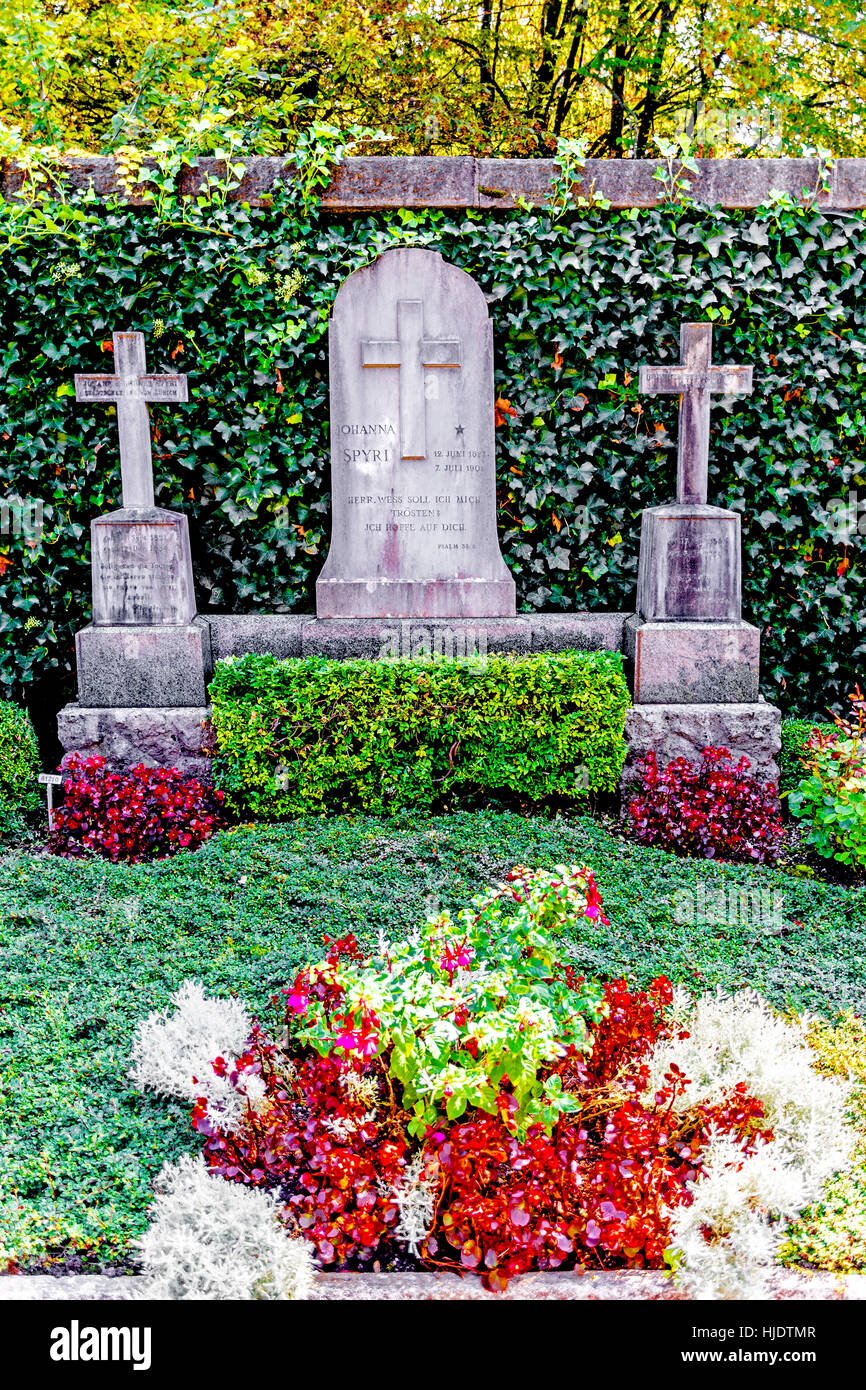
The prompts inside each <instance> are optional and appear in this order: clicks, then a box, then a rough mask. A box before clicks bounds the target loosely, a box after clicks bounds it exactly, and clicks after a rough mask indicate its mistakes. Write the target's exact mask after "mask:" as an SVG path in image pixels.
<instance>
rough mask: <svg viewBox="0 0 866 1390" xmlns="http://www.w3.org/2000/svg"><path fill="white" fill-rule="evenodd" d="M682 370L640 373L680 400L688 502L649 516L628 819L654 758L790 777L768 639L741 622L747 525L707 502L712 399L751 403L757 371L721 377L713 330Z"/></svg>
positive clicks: (691, 340)
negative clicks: (743, 765) (765, 673)
mask: <svg viewBox="0 0 866 1390" xmlns="http://www.w3.org/2000/svg"><path fill="white" fill-rule="evenodd" d="M680 358H681V362H680V364H679V365H677V366H670V367H641V368H640V376H639V386H640V390H641V391H642V392H646V393H647V394H648V395H655V394H658V393H661V392H670V393H676V394H678V395H679V397H680V417H679V438H678V442H677V496H676V501H675V502H672V503H668V504H667V505H665V506H661V507H649V508H647V510H646V511H645V512H644V514H643V521H642V526H641V547H640V564H639V570H638V595H637V608H638V611H637V614H636V615H634V616H633V617H630V618H628V619H627V620H626V623H625V653H626V658H627V660H628V662H629V664H630V666H631V674H632V691H633V698H634V704H633V706H632V708H631V709H630V710H629V712H628V715H627V716H626V726H625V737H626V742H627V744H628V753H627V756H626V763H625V767H624V769H623V776H622V781H621V783H620V786H621V790H622V799H623V808H625V806H626V805H627V804H628V799H629V793H630V789H631V788H632V786H633V785H634V783H635V782H636V781H637V780H638V776H639V770H640V764H641V760H642V758H643V757H644V756H645V754H646V753H648V752H649V751H653V752H654V753H655V754H656V757H657V759H658V763H659V766H660V767H665V766H666V765H667V764H668V763H669V762H671V761H672V760H673V759H674V758H687V759H688V760H689V761H690V762H692V763H696V762H699V761H700V757H701V752H702V750H703V749H704V748H706V747H708V746H710V745H712V746H714V747H724V748H728V749H729V750H730V751H731V753H732V755H733V758H734V762H736V761H737V760H738V759H739V758H740V757H741V756H743V755H745V757H747V758H748V759H749V762H750V764H751V771H752V773H753V775H754V776H756V777H757V778H758V779H759V780H761V781H768V782H771V781H772V782H774V781H777V780H778V776H779V769H778V766H777V764H776V761H775V759H776V754H777V753H778V750H779V743H780V724H781V716H780V713H779V710H778V709H777V708H776V707H775V705H770V704H768V703H767V702H766V701H765V700H764V699H763V698H762V697H761V695H760V694H759V692H758V675H759V662H760V633H759V631H758V629H757V628H756V627H754V626H753V625H752V624H751V623H745V622H743V620H742V617H741V570H740V564H741V562H740V518H739V515H738V514H737V513H736V512H733V511H727V510H726V509H725V508H723V507H711V506H709V505H708V502H707V475H708V464H709V441H710V398H711V396H712V395H713V394H715V393H718V394H725V395H731V394H742V393H746V392H749V391H751V389H752V369H751V367H743V366H715V367H714V366H713V365H712V326H711V325H710V324H708V323H687V324H684V325H683V326H682V329H681V332H680Z"/></svg>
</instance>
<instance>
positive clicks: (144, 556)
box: [75, 333, 195, 627]
mask: <svg viewBox="0 0 866 1390" xmlns="http://www.w3.org/2000/svg"><path fill="white" fill-rule="evenodd" d="M112 341H113V344H114V365H115V369H116V370H115V373H114V374H113V375H111V376H91V375H87V374H81V373H76V376H75V398H76V400H79V401H94V402H99V403H102V404H106V403H109V402H110V403H113V404H115V405H116V407H117V428H118V436H119V443H120V469H121V477H122V481H123V507H122V508H121V509H120V510H119V511H116V512H109V513H108V514H107V515H106V516H101V517H97V518H96V519H95V520H94V521H92V522H91V526H90V535H91V555H92V585H93V622H94V626H96V627H124V626H133V627H141V626H152V627H162V626H166V627H176V626H183V625H185V624H187V623H190V622H191V621H192V619H193V618H194V616H195V591H194V587H193V576H192V559H191V555H190V546H189V529H188V524H187V519H186V517H185V516H183V515H182V514H180V513H178V512H171V511H166V510H164V509H163V508H160V507H155V506H154V494H153V460H152V455H151V443H150V419H149V416H148V410H147V402H148V401H185V400H186V399H187V383H186V377H185V376H152V375H148V373H147V370H146V361H145V352H144V335H143V334H142V333H115V334H113V335H112Z"/></svg>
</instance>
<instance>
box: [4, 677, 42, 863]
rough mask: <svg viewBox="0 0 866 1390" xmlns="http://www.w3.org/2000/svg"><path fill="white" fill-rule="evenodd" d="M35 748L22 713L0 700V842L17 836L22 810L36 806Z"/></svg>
mask: <svg viewBox="0 0 866 1390" xmlns="http://www.w3.org/2000/svg"><path fill="white" fill-rule="evenodd" d="M38 774H39V749H38V747H37V744H36V734H35V733H34V731H33V725H32V723H31V722H30V716H29V715H28V714H27V711H26V710H23V709H19V707H18V705H13V704H12V703H11V702H10V701H8V700H0V839H2V838H3V836H4V835H10V834H15V835H17V834H21V833H23V830H24V824H23V821H22V819H21V813H22V812H23V811H32V810H35V808H36V807H37V806H38V805H39V802H40V796H39V786H38V784H37V782H36V778H37V776H38Z"/></svg>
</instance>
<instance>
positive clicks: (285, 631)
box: [205, 613, 315, 661]
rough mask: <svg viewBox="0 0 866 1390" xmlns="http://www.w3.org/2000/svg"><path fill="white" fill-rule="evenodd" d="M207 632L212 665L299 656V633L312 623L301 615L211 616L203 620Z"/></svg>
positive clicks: (229, 614) (224, 614) (305, 616)
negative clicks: (239, 659)
mask: <svg viewBox="0 0 866 1390" xmlns="http://www.w3.org/2000/svg"><path fill="white" fill-rule="evenodd" d="M205 621H206V622H207V624H208V627H209V628H210V640H211V651H212V652H213V659H214V661H221V660H223V659H224V658H225V657H227V656H246V655H247V653H248V652H255V653H257V654H258V655H270V656H276V657H280V658H281V659H282V658H284V657H290V656H303V654H304V653H303V649H302V646H301V633H302V631H303V628H304V624H305V623H310V622H313V621H315V620H314V619H313V618H311V617H309V616H308V615H307V614H304V613H254V614H251V615H247V614H241V613H214V614H210V613H209V614H208V615H207V618H206V620H205Z"/></svg>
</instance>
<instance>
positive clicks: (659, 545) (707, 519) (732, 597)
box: [637, 502, 741, 623]
mask: <svg viewBox="0 0 866 1390" xmlns="http://www.w3.org/2000/svg"><path fill="white" fill-rule="evenodd" d="M740 590H741V577H740V517H739V513H738V512H729V511H726V510H725V509H724V508H723V507H707V506H700V505H695V506H691V505H690V506H686V505H685V504H683V503H679V502H671V503H669V504H668V505H667V506H664V507H647V509H646V510H645V511H644V514H643V518H642V520H641V531H640V568H639V570H638V583H637V611H638V613H640V614H641V616H642V617H644V618H646V620H647V622H680V621H686V622H722V623H737V622H739V621H740V617H741V611H740Z"/></svg>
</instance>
